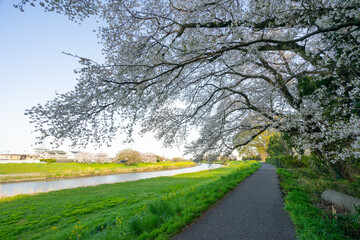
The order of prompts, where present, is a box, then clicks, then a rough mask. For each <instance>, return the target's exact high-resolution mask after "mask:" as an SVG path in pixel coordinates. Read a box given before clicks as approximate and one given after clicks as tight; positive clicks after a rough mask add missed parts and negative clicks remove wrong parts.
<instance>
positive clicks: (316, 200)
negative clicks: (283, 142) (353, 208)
mask: <svg viewBox="0 0 360 240" xmlns="http://www.w3.org/2000/svg"><path fill="white" fill-rule="evenodd" d="M277 173H278V174H279V176H280V185H281V187H282V188H283V193H284V194H285V210H286V211H288V212H289V214H290V217H291V218H292V220H293V222H294V224H295V226H296V232H297V237H298V239H300V240H302V239H304V240H308V239H312V240H320V239H326V240H342V239H354V240H355V239H356V240H358V239H360V214H353V215H350V214H344V213H341V214H340V213H335V212H333V211H331V208H330V209H328V210H330V211H326V208H324V202H323V201H322V200H321V197H320V196H321V193H322V192H323V191H325V190H327V189H333V190H336V191H339V192H343V193H345V194H349V195H352V196H355V197H357V198H360V181H354V182H349V181H346V180H341V181H340V180H333V179H330V178H328V177H326V176H321V175H319V173H317V172H314V171H313V170H311V169H306V168H303V169H291V170H286V169H277ZM321 208H322V209H321Z"/></svg>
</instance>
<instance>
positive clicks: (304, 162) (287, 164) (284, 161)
mask: <svg viewBox="0 0 360 240" xmlns="http://www.w3.org/2000/svg"><path fill="white" fill-rule="evenodd" d="M309 162H310V157H308V156H301V158H298V157H297V156H293V155H286V156H280V157H270V158H266V163H269V164H272V165H274V166H275V167H279V168H301V167H308V166H309Z"/></svg>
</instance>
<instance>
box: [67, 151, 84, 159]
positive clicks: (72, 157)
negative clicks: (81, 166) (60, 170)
mask: <svg viewBox="0 0 360 240" xmlns="http://www.w3.org/2000/svg"><path fill="white" fill-rule="evenodd" d="M78 153H81V151H70V152H69V153H68V158H69V159H72V160H74V161H75V157H76V154H78Z"/></svg>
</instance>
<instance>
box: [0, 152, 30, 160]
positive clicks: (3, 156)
mask: <svg viewBox="0 0 360 240" xmlns="http://www.w3.org/2000/svg"><path fill="white" fill-rule="evenodd" d="M26 156H27V155H25V154H9V153H8V154H0V159H1V160H25V159H26Z"/></svg>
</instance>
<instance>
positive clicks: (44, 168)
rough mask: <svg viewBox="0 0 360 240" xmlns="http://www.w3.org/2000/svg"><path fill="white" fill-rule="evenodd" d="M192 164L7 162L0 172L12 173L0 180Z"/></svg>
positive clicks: (140, 169) (141, 170) (101, 173)
mask: <svg viewBox="0 0 360 240" xmlns="http://www.w3.org/2000/svg"><path fill="white" fill-rule="evenodd" d="M194 165H195V163H193V162H176V163H174V162H160V163H138V164H134V165H130V166H127V165H125V164H118V163H91V164H88V163H75V162H73V163H8V164H2V165H1V168H0V174H4V175H11V174H12V176H0V181H1V182H8V181H21V180H31V179H49V178H62V177H80V176H87V175H107V174H116V173H128V172H146V171H159V170H169V169H176V168H184V167H191V166H194Z"/></svg>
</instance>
